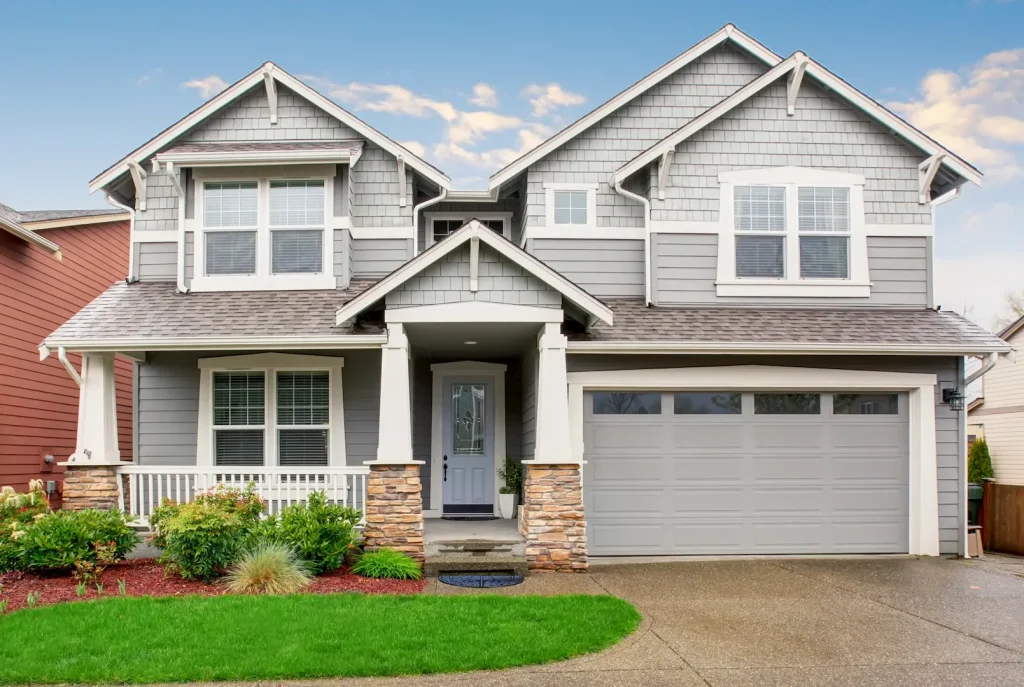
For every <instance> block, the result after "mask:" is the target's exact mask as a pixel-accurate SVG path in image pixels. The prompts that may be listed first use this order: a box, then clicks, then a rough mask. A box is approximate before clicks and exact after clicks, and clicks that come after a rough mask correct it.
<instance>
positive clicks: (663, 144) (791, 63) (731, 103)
mask: <svg viewBox="0 0 1024 687" xmlns="http://www.w3.org/2000/svg"><path fill="white" fill-rule="evenodd" d="M800 55H803V53H799V52H797V53H793V54H792V55H790V56H789V57H787V58H786V59H785V60H783V61H782V62H779V63H778V64H777V65H775V66H774V67H772V68H771V69H769V70H768V71H766V72H765V73H764V74H762V75H761V76H759V77H757V78H756V79H754V80H753V81H751V82H750V83H748V84H747V85H746V86H743V87H742V88H740V89H739V90H738V91H736V92H735V93H733V94H732V95H730V96H729V97H728V98H725V99H724V100H722V101H720V102H719V103H718V104H717V105H715V106H714V107H712V108H711V109H709V110H705V111H704V113H703V114H701V115H699V116H697V117H694V118H693V119H691V120H690V121H689V122H687V123H686V124H685V125H683V126H682V127H680V128H679V129H676V130H675V131H674V132H672V133H671V134H669V135H668V136H666V137H665V138H663V139H661V140H660V141H658V142H657V143H655V144H654V145H653V146H651V147H650V148H648V149H647V150H645V151H644V152H642V153H640V155H638V156H636V157H635V158H633V159H632V160H630V161H629V162H627V163H626V164H624V165H623V166H622V167H619V168H618V169H617V170H615V173H614V175H613V178H614V179H616V180H618V181H624V180H625V179H627V178H628V177H629V176H630V175H632V174H634V173H636V172H637V171H639V170H641V169H643V168H644V167H646V166H647V165H649V164H651V163H652V162H654V161H655V160H657V159H658V158H660V157H661V156H662V154H664V153H665V151H667V150H674V149H675V147H676V146H677V145H679V144H680V143H682V142H683V141H685V140H686V139H688V138H689V137H690V136H692V135H694V134H695V133H697V132H698V131H700V130H701V129H703V128H704V127H706V126H707V125H708V124H710V123H711V122H713V121H715V120H716V119H718V118H719V117H721V116H722V115H724V114H727V113H728V112H730V111H732V110H733V109H735V108H736V107H738V106H739V105H740V104H742V103H743V102H744V101H746V100H747V99H748V98H750V97H751V96H753V95H755V94H757V93H758V92H760V91H761V90H762V89H764V88H767V87H768V86H770V85H771V84H773V83H775V82H776V81H777V80H778V79H780V78H781V77H782V76H784V75H785V74H786V73H788V72H789V71H790V70H792V69H793V68H794V67H795V66H796V63H797V60H798V59H799V56H800Z"/></svg>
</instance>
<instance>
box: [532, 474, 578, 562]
mask: <svg viewBox="0 0 1024 687" xmlns="http://www.w3.org/2000/svg"><path fill="white" fill-rule="evenodd" d="M523 467H525V468H526V476H525V484H524V491H525V492H526V499H525V500H526V502H525V503H524V504H523V520H522V530H523V535H524V536H525V537H526V562H527V567H528V568H529V569H530V570H536V571H556V572H582V571H584V570H586V569H587V523H586V520H584V513H583V489H582V482H581V479H580V466H579V465H577V464H575V463H569V464H564V465H530V464H526V465H524V466H523Z"/></svg>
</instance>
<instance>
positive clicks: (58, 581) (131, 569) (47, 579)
mask: <svg viewBox="0 0 1024 687" xmlns="http://www.w3.org/2000/svg"><path fill="white" fill-rule="evenodd" d="M118 580H124V583H125V594H126V595H127V596H187V595H189V594H198V595H202V596H218V595H220V594H226V593H227V589H225V587H224V585H223V584H219V583H217V582H214V583H212V584H206V583H204V582H195V581H188V580H183V579H181V577H179V576H178V575H176V574H173V573H167V574H165V573H164V568H163V566H161V565H160V564H158V563H157V562H156V561H155V560H153V559H137V560H132V561H124V562H123V563H117V564H115V565H112V566H110V567H109V568H107V569H106V570H105V571H104V573H103V576H102V577H101V578H100V584H102V585H103V596H104V597H109V596H117V595H118ZM426 584H427V583H426V581H425V580H373V579H370V578H367V577H360V576H359V575H356V574H354V573H352V572H350V571H349V570H348V568H339V569H338V570H334V571H332V572H329V573H324V574H323V575H319V576H317V577H315V578H313V582H312V583H311V584H310V585H309V586H308V587H306V589H305V590H303V591H304V593H311V594H338V593H344V592H357V593H362V594H419V593H420V592H422V591H423V588H424V587H425V586H426ZM0 585H2V587H0V599H3V600H5V601H7V611H8V612H10V611H15V610H18V609H19V608H24V607H25V602H26V600H27V599H28V595H29V594H30V593H32V592H38V593H39V600H38V601H37V602H36V605H37V606H45V605H48V604H55V603H61V602H65V601H85V600H88V599H96V598H99V594H98V593H97V591H96V588H95V587H90V588H89V591H88V594H86V595H85V596H83V597H79V596H78V595H77V594H76V593H75V585H76V583H75V579H74V578H73V577H72V576H71V574H70V573H58V574H40V573H31V572H9V573H4V574H3V575H0Z"/></svg>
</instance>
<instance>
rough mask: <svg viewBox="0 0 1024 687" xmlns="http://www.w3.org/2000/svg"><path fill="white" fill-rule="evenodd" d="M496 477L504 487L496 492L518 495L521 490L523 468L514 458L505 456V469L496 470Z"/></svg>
mask: <svg viewBox="0 0 1024 687" xmlns="http://www.w3.org/2000/svg"><path fill="white" fill-rule="evenodd" d="M498 477H499V478H501V479H502V480H503V481H504V482H505V485H504V486H503V487H501V488H500V489H499V490H498V492H499V493H502V494H519V493H520V492H521V491H522V489H523V466H522V465H520V464H519V463H517V462H516V459H515V458H509V457H508V456H505V467H503V468H501V469H500V470H498Z"/></svg>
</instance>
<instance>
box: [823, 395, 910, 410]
mask: <svg viewBox="0 0 1024 687" xmlns="http://www.w3.org/2000/svg"><path fill="white" fill-rule="evenodd" d="M899 412H900V395H899V394H878V393H874V394H836V395H835V396H833V397H832V414H833V415H899Z"/></svg>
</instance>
